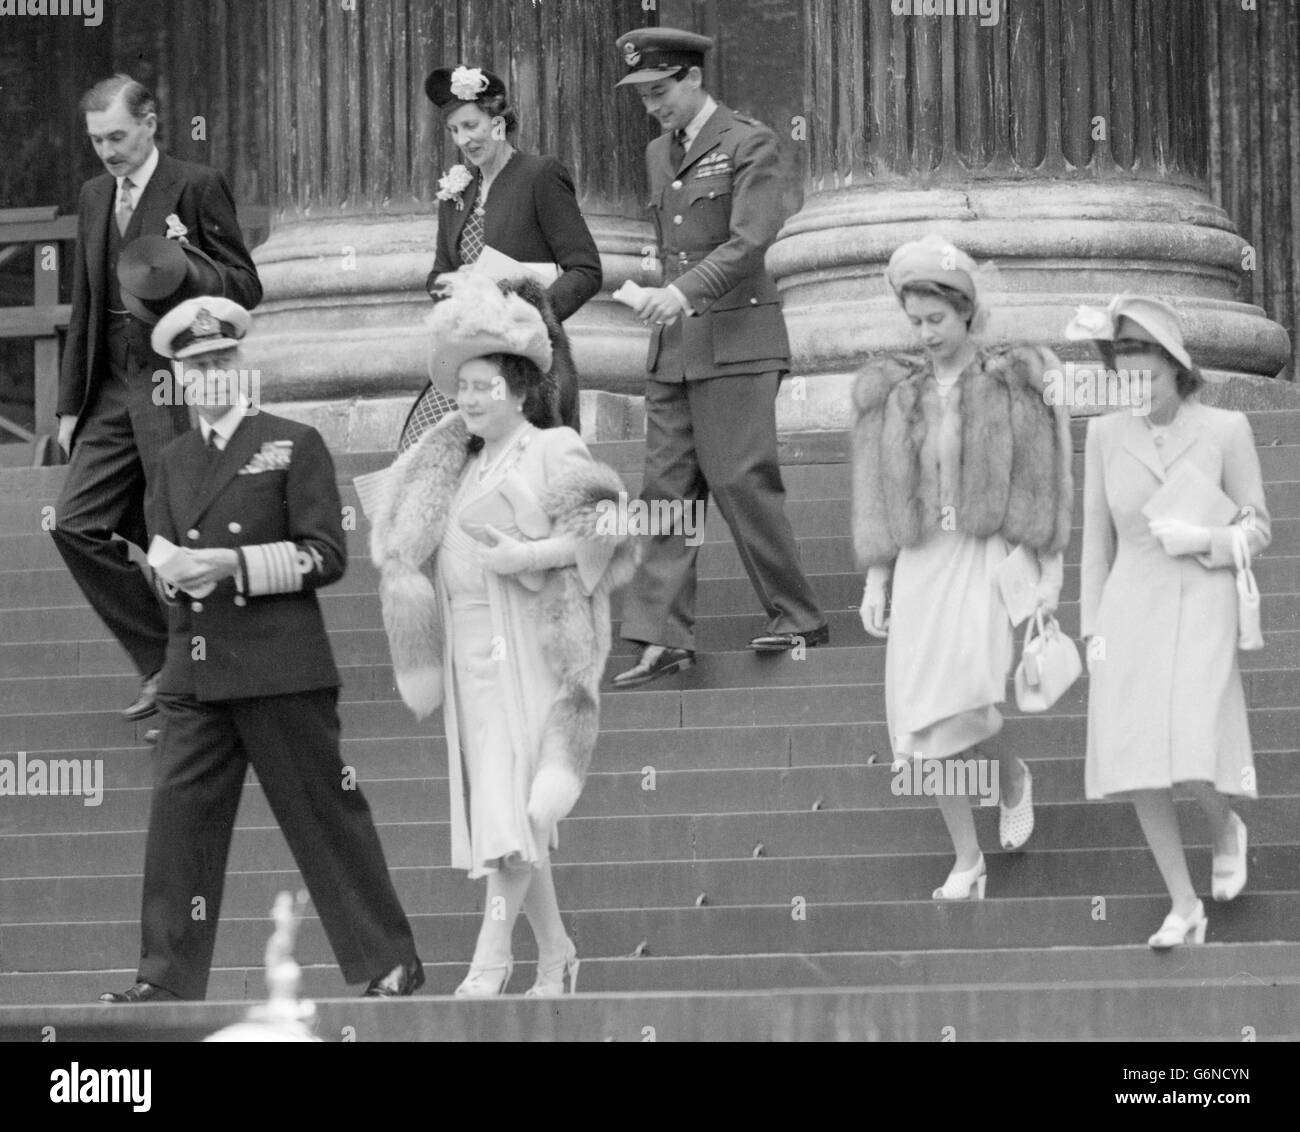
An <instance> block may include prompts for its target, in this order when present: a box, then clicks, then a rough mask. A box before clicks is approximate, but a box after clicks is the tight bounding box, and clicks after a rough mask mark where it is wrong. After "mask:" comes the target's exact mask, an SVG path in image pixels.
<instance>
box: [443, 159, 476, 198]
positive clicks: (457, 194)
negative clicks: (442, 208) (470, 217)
mask: <svg viewBox="0 0 1300 1132" xmlns="http://www.w3.org/2000/svg"><path fill="white" fill-rule="evenodd" d="M473 181H474V177H473V175H472V174H471V173H470V171H469V170H468V169H466V168H465V166H463V165H453V166H452V167H451V168H450V169H448V170H447V172H446V174H445V175H444V176H441V177H439V178H438V193H437V196H438V199H439V200H454V201H455V202H456V207H457V208H464V207H465V202H464V201H463V200H462V199H461V193H463V192H464V191H465V190H466V189H468V188H469V187H470V185H471V184H472V183H473Z"/></svg>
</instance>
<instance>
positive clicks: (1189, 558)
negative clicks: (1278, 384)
mask: <svg viewBox="0 0 1300 1132" xmlns="http://www.w3.org/2000/svg"><path fill="white" fill-rule="evenodd" d="M1157 440H1160V443H1157ZM1183 462H1190V463H1191V464H1193V465H1195V467H1196V468H1197V469H1198V470H1199V471H1201V472H1203V473H1204V474H1205V476H1206V477H1207V478H1208V479H1209V480H1210V482H1211V483H1214V484H1218V485H1220V486H1221V487H1222V489H1223V491H1224V492H1225V493H1226V494H1227V495H1228V496H1230V497H1231V498H1232V500H1233V501H1234V502H1235V503H1237V504H1238V506H1239V507H1241V508H1243V509H1246V508H1249V511H1247V512H1246V514H1249V515H1250V517H1251V521H1250V522H1248V523H1243V526H1244V528H1245V530H1246V532H1247V537H1248V539H1249V542H1250V547H1251V553H1252V554H1258V553H1259V552H1260V551H1262V550H1263V549H1264V548H1265V547H1266V546H1267V545H1268V543H1269V537H1270V522H1269V516H1268V510H1267V508H1266V507H1265V503H1264V488H1263V480H1262V477H1261V474H1260V466H1259V456H1258V454H1257V453H1256V451H1255V442H1254V438H1253V437H1252V435H1251V431H1250V422H1249V421H1248V420H1247V419H1246V417H1245V415H1244V414H1242V413H1238V412H1229V411H1226V410H1223V409H1215V408H1211V407H1210V406H1208V405H1202V404H1201V403H1200V402H1199V401H1196V400H1195V399H1191V400H1187V401H1185V402H1183V404H1182V405H1181V406H1180V407H1179V410H1178V413H1177V415H1176V416H1175V417H1174V419H1173V421H1172V423H1171V424H1170V425H1169V426H1168V429H1167V431H1165V432H1164V433H1163V435H1161V434H1160V433H1158V432H1154V431H1153V430H1152V429H1151V428H1150V427H1149V426H1148V424H1147V423H1146V421H1145V419H1144V418H1142V417H1139V416H1135V415H1134V414H1132V413H1128V412H1122V411H1121V412H1114V413H1110V414H1108V415H1106V416H1103V417H1098V418H1096V419H1095V420H1093V421H1091V422H1090V423H1089V426H1088V444H1087V456H1086V463H1085V473H1084V474H1085V480H1084V527H1083V557H1082V591H1081V600H1082V629H1083V635H1084V636H1091V637H1093V638H1094V640H1093V641H1092V642H1091V647H1090V650H1089V656H1090V664H1089V667H1090V681H1091V686H1090V689H1089V696H1088V757H1087V765H1086V776H1085V778H1086V782H1085V785H1086V789H1087V796H1088V797H1089V798H1102V797H1106V796H1107V795H1110V794H1118V793H1123V792H1125V791H1130V790H1151V789H1164V788H1168V787H1170V786H1172V785H1174V784H1175V783H1178V782H1188V781H1202V782H1210V783H1212V784H1213V785H1214V786H1215V788H1216V789H1218V790H1219V792H1220V793H1223V794H1236V795H1242V796H1245V797H1249V798H1253V797H1255V796H1256V792H1255V781H1254V772H1253V767H1252V755H1251V743H1250V729H1249V725H1248V722H1247V717H1246V702H1245V696H1244V694H1243V690H1242V682H1241V671H1240V669H1239V668H1238V665H1237V599H1236V587H1235V584H1234V575H1233V569H1232V564H1233V563H1232V549H1231V541H1230V531H1229V528H1227V527H1214V528H1211V548H1210V551H1209V553H1208V554H1198V555H1179V556H1177V557H1174V556H1171V555H1169V554H1166V553H1165V551H1164V548H1163V547H1162V546H1161V544H1160V542H1159V540H1158V539H1156V538H1155V536H1154V535H1152V534H1151V532H1150V530H1149V528H1148V519H1147V517H1146V516H1145V515H1144V514H1143V513H1142V508H1143V506H1145V504H1146V503H1147V501H1148V500H1149V499H1150V498H1151V496H1152V495H1154V494H1155V493H1156V491H1158V490H1159V488H1160V486H1161V485H1162V484H1163V483H1164V482H1165V480H1166V479H1168V477H1169V476H1170V475H1171V474H1172V473H1173V472H1174V471H1175V470H1176V469H1177V467H1178V465H1179V464H1181V463H1183Z"/></svg>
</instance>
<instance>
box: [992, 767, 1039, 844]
mask: <svg viewBox="0 0 1300 1132" xmlns="http://www.w3.org/2000/svg"><path fill="white" fill-rule="evenodd" d="M1016 762H1018V763H1019V764H1020V766H1021V767H1022V768H1023V770H1024V772H1025V781H1024V786H1023V787H1022V788H1021V791H1020V801H1019V802H1017V803H1016V804H1015V805H1014V806H1012V807H1011V809H1007V807H1006V806H1004V805H1002V804H1001V803H999V805H998V811H999V812H998V840H999V841H1000V842H1001V843H1002V848H1003V849H1019V848H1020V847H1021V846H1022V845H1024V843H1025V842H1026V841H1028V840H1029V835H1030V834H1031V833H1033V832H1034V779H1033V776H1032V775H1031V774H1030V773H1029V768H1028V767H1027V766H1025V761H1024V759H1017V760H1016Z"/></svg>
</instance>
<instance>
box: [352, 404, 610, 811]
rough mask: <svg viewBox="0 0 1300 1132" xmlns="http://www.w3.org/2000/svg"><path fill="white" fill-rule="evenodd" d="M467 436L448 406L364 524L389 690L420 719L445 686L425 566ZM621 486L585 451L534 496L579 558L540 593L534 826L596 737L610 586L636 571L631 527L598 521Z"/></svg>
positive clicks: (576, 790)
mask: <svg viewBox="0 0 1300 1132" xmlns="http://www.w3.org/2000/svg"><path fill="white" fill-rule="evenodd" d="M468 439H469V433H468V431H467V430H466V428H465V422H464V419H463V418H462V417H461V415H460V414H459V413H450V414H448V415H447V416H446V417H444V418H443V419H442V420H441V421H439V422H438V424H437V425H436V426H435V427H434V428H432V429H430V430H429V431H428V432H427V433H425V435H424V436H423V437H421V439H420V441H419V443H418V444H416V445H415V446H414V447H412V448H410V449H409V450H408V451H406V452H404V453H403V454H402V455H401V456H400V457H398V459H397V461H396V462H395V463H394V464H393V468H392V472H393V474H392V475H390V476H389V477H387V480H386V482H385V484H384V487H383V491H382V494H381V495H380V497H379V499H378V501H377V505H376V507H375V511H374V517H373V521H372V526H371V531H370V556H371V558H372V560H373V561H374V563H375V565H376V566H377V567H378V569H379V598H380V604H381V606H382V608H383V615H384V628H385V630H386V631H387V633H388V642H389V647H390V649H391V651H392V655H393V669H394V673H395V676H396V680H397V689H398V691H399V693H400V694H401V697H402V699H403V701H405V703H406V705H407V706H408V707H409V708H410V709H411V710H412V711H413V712H415V714H416V716H417V717H419V718H423V717H425V716H426V715H428V714H429V713H430V712H432V711H433V710H434V709H436V708H437V707H439V706H440V705H441V704H442V701H443V696H444V673H443V646H444V636H443V625H442V618H441V614H440V611H439V608H438V599H437V595H436V593H435V591H434V588H433V583H432V581H431V573H432V564H433V560H434V557H435V555H436V554H437V551H438V547H439V545H440V544H441V542H442V536H443V532H444V530H445V528H446V524H447V514H448V509H449V507H450V505H451V499H452V495H453V494H454V493H455V490H456V484H457V481H458V480H459V478H460V474H461V472H462V471H463V470H464V467H465V464H466V463H467V462H468V460H469V454H468V452H467V449H466V442H467V441H468ZM622 490H623V483H622V480H621V479H620V478H619V476H618V473H616V472H615V471H614V470H613V469H612V468H610V467H608V466H607V465H605V464H601V463H598V462H596V461H592V463H591V465H590V466H589V467H586V468H583V469H582V470H581V471H579V472H573V473H570V474H568V475H566V476H565V477H564V478H563V479H562V480H560V481H558V482H556V483H554V484H552V485H551V487H550V488H549V489H548V490H547V492H546V493H545V494H544V496H543V497H542V500H541V504H542V508H543V510H545V512H546V514H547V515H548V516H549V517H550V518H551V534H552V535H553V536H558V535H573V536H575V537H577V538H578V539H579V540H580V543H579V545H580V550H579V559H580V563H581V564H582V567H586V568H585V569H584V568H582V567H580V566H579V565H573V566H562V567H558V568H556V569H552V570H548V571H547V572H546V580H545V582H544V583H543V586H542V589H541V592H540V594H539V601H538V617H539V622H540V623H539V625H538V632H539V634H540V639H541V644H542V650H543V653H544V655H545V656H546V658H547V660H548V662H549V663H550V665H551V668H552V671H553V672H554V673H555V675H556V676H557V677H558V679H559V682H560V694H559V696H558V698H557V699H556V702H555V703H554V705H553V706H552V707H551V710H550V713H549V715H548V716H547V720H546V725H545V730H544V733H543V736H542V752H541V759H540V762H539V765H538V770H537V774H536V776H535V778H534V781H533V784H532V789H531V792H530V794H529V801H528V812H529V815H530V816H531V817H532V818H533V820H534V821H535V822H537V824H538V825H539V826H540V827H542V828H546V827H548V826H549V825H550V824H553V823H554V822H555V821H558V820H559V819H560V818H561V817H563V816H565V814H567V813H568V812H569V811H570V810H571V809H572V808H573V806H574V804H575V803H576V802H577V800H578V795H579V794H580V793H581V791H582V785H583V782H584V781H585V779H586V774H587V768H588V767H589V766H590V764H591V755H592V751H593V750H594V749H595V745H596V733H597V730H598V728H599V714H600V680H601V677H602V675H603V674H604V669H605V661H606V659H607V658H608V656H609V648H610V635H611V626H610V612H609V596H610V594H611V592H612V591H613V590H615V589H617V588H619V587H620V586H622V585H625V584H626V583H627V582H628V581H629V580H631V577H632V574H633V571H634V570H635V558H634V553H633V546H632V543H631V540H630V539H629V537H628V536H627V535H625V534H610V533H607V531H606V530H605V528H606V527H607V526H608V524H607V523H602V522H601V517H602V513H603V512H604V508H603V507H602V503H603V502H604V501H610V502H612V503H615V504H616V503H617V501H618V498H619V493H620V492H621V491H622ZM588 552H590V553H588ZM593 561H594V562H595V563H597V566H596V567H595V568H594V569H593V568H591V566H590V563H591V562H593Z"/></svg>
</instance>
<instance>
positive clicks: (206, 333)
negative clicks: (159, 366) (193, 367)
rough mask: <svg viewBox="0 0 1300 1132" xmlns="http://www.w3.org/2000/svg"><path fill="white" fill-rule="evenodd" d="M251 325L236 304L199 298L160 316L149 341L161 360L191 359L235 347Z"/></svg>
mask: <svg viewBox="0 0 1300 1132" xmlns="http://www.w3.org/2000/svg"><path fill="white" fill-rule="evenodd" d="M252 322H253V317H252V315H250V314H249V313H248V311H246V310H244V308H243V307H241V306H240V305H239V304H238V303H236V302H233V301H231V300H230V299H223V298H221V297H220V296H219V295H200V296H199V297H198V298H195V299H186V300H185V302H183V303H181V304H180V306H178V307H177V308H176V309H175V310H172V311H168V313H167V314H165V315H163V316H162V318H161V319H159V320H158V325H157V326H155V327H154V328H153V335H152V337H151V338H150V340H149V341H150V345H152V346H153V348H154V351H155V352H156V353H159V354H161V355H162V356H163V357H164V358H192V357H194V355H195V354H210V353H212V352H213V351H214V350H225V349H227V348H229V347H231V346H238V345H239V342H240V340H241V339H242V338H243V337H244V335H245V334H247V333H248V328H249V326H250V325H252Z"/></svg>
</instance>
